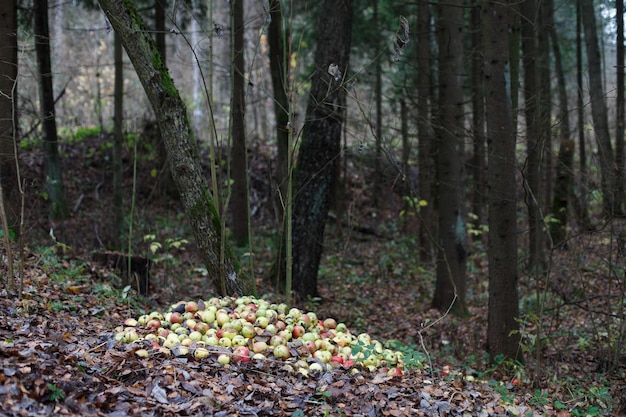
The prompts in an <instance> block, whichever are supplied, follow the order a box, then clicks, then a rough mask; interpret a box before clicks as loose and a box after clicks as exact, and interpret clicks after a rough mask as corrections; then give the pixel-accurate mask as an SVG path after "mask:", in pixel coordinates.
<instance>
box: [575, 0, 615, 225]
mask: <svg viewBox="0 0 626 417" xmlns="http://www.w3.org/2000/svg"><path fill="white" fill-rule="evenodd" d="M581 11H582V18H583V28H584V31H585V45H586V47H587V65H588V66H589V96H590V99H591V118H592V119H593V125H594V126H593V127H594V132H595V135H596V141H597V143H598V157H599V162H600V172H601V189H602V206H603V209H604V217H605V218H611V217H612V216H613V215H614V214H615V213H614V206H613V204H614V201H615V181H614V177H615V175H614V172H615V171H614V157H613V147H612V146H611V136H610V134H609V121H608V116H607V114H608V110H607V107H606V102H605V101H604V89H603V88H602V67H601V64H602V63H601V61H600V48H599V46H598V34H597V28H596V18H595V14H594V8H593V0H582V10H581Z"/></svg>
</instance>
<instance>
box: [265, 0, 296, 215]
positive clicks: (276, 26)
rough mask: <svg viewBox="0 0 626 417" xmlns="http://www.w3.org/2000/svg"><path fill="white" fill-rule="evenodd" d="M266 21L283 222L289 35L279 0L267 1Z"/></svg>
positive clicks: (285, 190)
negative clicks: (284, 24)
mask: <svg viewBox="0 0 626 417" xmlns="http://www.w3.org/2000/svg"><path fill="white" fill-rule="evenodd" d="M269 8H270V17H271V20H270V24H269V28H268V42H269V50H270V70H271V76H272V88H273V91H274V117H275V118H276V146H277V151H278V155H277V166H276V183H277V185H278V187H277V194H278V195H277V198H276V207H277V218H278V219H279V222H280V223H281V224H284V221H285V219H284V211H285V199H286V198H287V182H288V172H287V170H288V166H289V161H288V159H289V158H290V157H291V156H290V155H289V149H288V142H289V112H290V111H291V109H290V105H289V99H288V97H287V92H288V91H289V89H290V87H289V82H290V80H289V62H288V60H287V56H288V55H289V54H288V53H287V52H288V50H289V47H290V42H291V41H290V39H291V35H290V32H289V29H288V28H285V29H283V15H282V6H281V4H280V0H269Z"/></svg>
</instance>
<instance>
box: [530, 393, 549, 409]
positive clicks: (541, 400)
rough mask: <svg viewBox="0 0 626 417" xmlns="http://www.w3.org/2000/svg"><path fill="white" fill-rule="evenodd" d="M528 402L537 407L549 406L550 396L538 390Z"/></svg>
mask: <svg viewBox="0 0 626 417" xmlns="http://www.w3.org/2000/svg"><path fill="white" fill-rule="evenodd" d="M528 402H529V403H530V404H532V405H534V406H536V407H543V406H544V405H546V404H548V394H547V393H546V392H543V391H540V390H538V389H537V390H535V392H534V395H533V396H532V398H531V399H530V400H529V401H528Z"/></svg>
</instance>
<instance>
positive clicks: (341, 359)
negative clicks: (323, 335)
mask: <svg viewBox="0 0 626 417" xmlns="http://www.w3.org/2000/svg"><path fill="white" fill-rule="evenodd" d="M330 361H331V362H337V363H339V364H341V365H343V362H344V360H343V358H342V357H341V356H333V357H331V358H330Z"/></svg>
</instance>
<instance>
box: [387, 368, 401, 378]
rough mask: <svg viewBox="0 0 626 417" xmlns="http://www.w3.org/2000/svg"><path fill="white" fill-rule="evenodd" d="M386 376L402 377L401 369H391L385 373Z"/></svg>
mask: <svg viewBox="0 0 626 417" xmlns="http://www.w3.org/2000/svg"><path fill="white" fill-rule="evenodd" d="M387 376H391V377H394V376H402V369H400V368H391V369H389V370H388V371H387Z"/></svg>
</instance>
